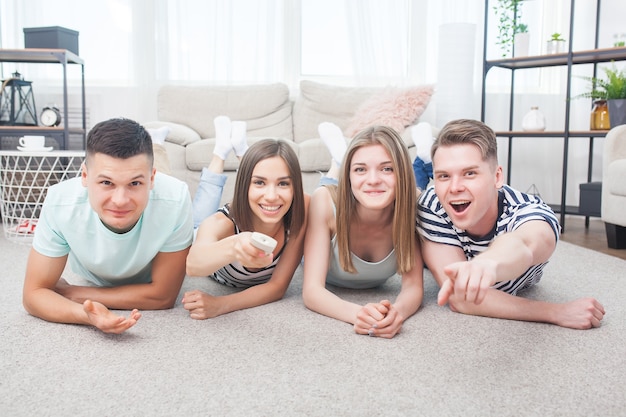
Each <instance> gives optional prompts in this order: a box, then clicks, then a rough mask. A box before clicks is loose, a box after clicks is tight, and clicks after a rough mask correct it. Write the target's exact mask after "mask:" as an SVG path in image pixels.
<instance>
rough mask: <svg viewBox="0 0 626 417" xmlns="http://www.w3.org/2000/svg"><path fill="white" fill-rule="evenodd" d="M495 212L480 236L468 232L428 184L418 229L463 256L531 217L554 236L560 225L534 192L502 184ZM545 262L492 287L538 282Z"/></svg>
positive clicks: (474, 253)
mask: <svg viewBox="0 0 626 417" xmlns="http://www.w3.org/2000/svg"><path fill="white" fill-rule="evenodd" d="M498 213H499V215H498V220H497V221H496V225H495V227H494V229H493V230H492V231H491V232H490V233H489V234H487V235H486V236H480V237H476V236H471V235H469V234H468V233H467V232H466V231H465V230H462V229H459V228H457V227H456V226H454V224H453V223H452V220H451V219H450V217H449V216H448V214H447V213H446V211H445V210H444V208H443V207H442V206H441V203H440V202H439V199H438V198H437V195H436V194H435V189H434V187H430V188H428V189H427V190H426V191H425V192H424V193H422V195H421V196H420V199H419V206H418V215H417V217H418V231H419V233H420V235H421V236H423V237H424V238H426V239H428V240H430V241H432V242H436V243H443V244H446V245H451V246H457V247H459V248H462V249H463V252H464V253H465V257H466V258H467V260H470V259H472V258H473V257H475V256H477V255H478V254H480V253H481V252H483V251H485V250H486V249H487V248H488V246H489V244H490V243H491V242H493V240H494V239H495V238H496V237H498V236H499V235H501V234H503V233H507V232H511V231H513V230H515V229H517V228H518V227H520V226H521V225H522V224H524V223H526V222H527V221H531V220H541V221H545V222H547V223H548V224H549V225H550V227H551V228H552V230H553V232H554V235H555V236H556V240H557V241H558V240H559V233H560V230H561V226H560V225H559V222H558V220H557V218H556V216H555V215H554V212H553V211H552V209H551V208H550V207H549V206H548V205H547V204H545V203H544V202H543V201H542V200H541V198H539V197H538V196H534V195H530V194H526V193H522V192H519V191H517V190H514V189H513V188H511V187H509V186H508V185H504V186H503V187H502V188H501V189H500V190H499V192H498ZM546 264H547V262H544V263H541V264H538V265H533V266H531V267H530V268H528V270H526V272H524V273H523V274H522V275H521V276H520V277H519V278H516V279H514V280H511V281H502V282H498V283H497V284H496V285H494V288H496V289H499V290H502V291H505V292H507V293H509V294H513V295H515V294H517V292H518V291H520V290H522V289H525V288H528V287H530V286H532V285H534V284H536V283H537V282H539V280H540V279H541V276H542V275H543V268H544V266H545V265H546Z"/></svg>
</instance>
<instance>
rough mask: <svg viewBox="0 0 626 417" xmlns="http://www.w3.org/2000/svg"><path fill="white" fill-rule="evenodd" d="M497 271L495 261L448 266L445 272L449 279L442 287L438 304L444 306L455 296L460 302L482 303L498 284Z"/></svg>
mask: <svg viewBox="0 0 626 417" xmlns="http://www.w3.org/2000/svg"><path fill="white" fill-rule="evenodd" d="M496 270H497V264H496V262H495V261H492V260H487V259H479V258H474V259H472V260H471V261H463V262H454V263H452V264H450V265H448V266H446V267H445V268H444V269H443V271H444V273H445V274H446V277H447V279H446V280H445V281H444V283H443V284H442V285H441V289H440V290H439V294H438V297H437V304H439V305H440V306H443V305H445V304H446V303H447V302H448V300H449V299H450V298H451V297H453V296H454V299H455V300H456V301H459V302H468V303H474V304H480V303H482V302H483V300H484V299H485V296H486V295H487V292H488V291H489V289H490V288H491V287H492V286H493V285H494V284H495V283H496V282H497V281H496Z"/></svg>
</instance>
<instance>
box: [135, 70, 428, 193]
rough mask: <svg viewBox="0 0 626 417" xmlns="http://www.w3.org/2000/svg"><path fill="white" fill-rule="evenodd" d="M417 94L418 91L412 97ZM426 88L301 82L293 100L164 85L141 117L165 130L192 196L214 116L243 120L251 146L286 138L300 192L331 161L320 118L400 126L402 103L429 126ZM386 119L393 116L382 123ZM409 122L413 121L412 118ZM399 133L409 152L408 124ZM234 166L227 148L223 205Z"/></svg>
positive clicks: (270, 88)
mask: <svg viewBox="0 0 626 417" xmlns="http://www.w3.org/2000/svg"><path fill="white" fill-rule="evenodd" d="M409 92H410V94H408V93H409ZM405 93H406V94H405ZM417 93H419V94H421V95H420V96H419V97H417V98H416V94H417ZM432 93H433V87H432V86H418V87H407V88H402V89H400V88H358V87H341V86H333V85H327V84H320V83H317V82H312V81H302V82H301V83H300V90H299V91H298V92H297V93H296V94H295V97H294V96H293V95H290V91H289V89H288V88H287V86H286V85H285V84H281V83H276V84H265V85H248V86H175V85H167V86H163V87H161V88H160V90H159V92H158V97H157V117H158V120H157V121H151V122H146V123H144V126H146V127H148V128H159V127H162V126H168V127H169V128H170V133H169V135H168V136H167V138H166V142H165V148H166V150H167V154H168V157H169V161H170V165H171V170H172V175H173V176H175V177H177V178H179V179H181V180H183V181H185V182H187V183H188V184H189V188H190V192H191V193H192V195H193V194H194V193H195V190H196V188H197V184H198V181H199V178H200V171H201V170H202V168H203V167H206V166H207V165H208V164H209V162H210V160H211V157H212V152H213V147H214V143H215V139H214V137H215V130H214V125H213V120H214V118H215V117H217V116H219V115H226V116H228V117H229V118H230V119H231V120H243V121H245V122H246V123H247V136H248V142H249V143H251V142H253V141H255V140H258V139H260V138H267V137H272V138H282V139H286V140H288V141H290V142H291V143H292V144H293V148H294V150H295V151H296V154H297V155H298V158H299V161H300V166H301V169H302V173H303V181H304V189H305V191H306V192H312V191H313V190H314V189H315V187H316V186H317V183H318V181H319V178H320V173H323V172H325V171H326V170H327V169H328V168H329V165H330V153H329V152H328V150H327V148H326V147H325V146H324V144H323V142H322V141H321V139H319V137H318V136H319V135H318V131H317V128H318V125H319V124H320V123H321V122H333V123H335V124H337V125H338V126H339V127H340V128H341V129H342V130H343V131H344V134H345V135H346V136H348V137H349V136H350V135H351V134H350V129H352V130H354V128H355V126H358V125H359V123H361V124H362V123H363V122H364V120H365V119H367V117H370V118H372V117H374V118H378V119H379V120H382V121H383V123H381V124H390V123H392V122H393V123H399V122H400V121H399V120H397V119H398V118H399V117H400V116H404V117H405V119H406V117H408V116H407V107H410V108H411V110H412V111H413V110H415V111H416V112H417V113H422V114H421V116H420V118H419V120H422V121H424V120H425V121H428V122H430V123H431V125H433V124H434V112H431V111H428V107H427V104H428V102H429V101H430V97H431V95H432ZM407 95H410V96H411V97H409V99H410V100H407ZM418 99H419V100H418ZM377 100H380V102H379V103H378V102H377ZM394 100H395V101H394ZM402 100H404V101H403V102H400V101H402ZM411 100H412V101H411ZM416 100H417V101H416ZM399 102H400V103H399ZM398 103H399V104H398ZM372 105H373V107H374V109H375V110H376V111H378V109H379V108H380V112H379V113H378V114H374V115H372V114H371V107H372ZM368 106H369V113H368V112H367V110H368ZM403 106H404V107H403ZM420 106H422V108H421V109H419V107H420ZM424 107H425V109H424ZM424 110H425V111H424ZM389 117H391V118H392V120H391V121H390V122H389V123H385V121H386V120H388V118H389ZM415 122H417V119H416V120H413V123H415ZM402 124H404V123H402ZM404 125H405V126H406V125H409V123H406V124H404ZM397 130H402V132H400V133H401V134H402V137H403V138H404V140H405V143H406V144H407V145H408V146H409V150H410V151H411V155H412V157H413V156H414V154H415V152H414V146H413V143H412V141H411V139H410V131H409V129H404V128H403V129H397ZM237 165H238V161H237V159H236V158H235V157H234V155H233V154H232V153H231V155H230V156H229V158H228V159H227V160H226V163H225V169H226V172H225V173H226V175H227V176H228V177H229V179H228V181H227V183H226V187H225V190H224V195H223V197H222V202H225V201H228V200H230V199H231V197H232V193H233V187H234V183H235V181H234V178H232V177H234V176H235V174H236V169H237Z"/></svg>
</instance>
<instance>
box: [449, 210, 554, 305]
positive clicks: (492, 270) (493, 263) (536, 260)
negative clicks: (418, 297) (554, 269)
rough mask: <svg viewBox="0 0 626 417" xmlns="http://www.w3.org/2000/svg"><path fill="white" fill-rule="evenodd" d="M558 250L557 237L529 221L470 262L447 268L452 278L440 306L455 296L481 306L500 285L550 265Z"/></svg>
mask: <svg viewBox="0 0 626 417" xmlns="http://www.w3.org/2000/svg"><path fill="white" fill-rule="evenodd" d="M555 247H556V236H555V235H554V232H553V230H552V228H551V227H550V225H549V224H548V223H546V222H544V221H535V220H533V221H529V222H526V223H524V224H522V225H521V226H520V227H518V228H517V229H516V230H514V231H512V232H509V233H505V234H502V235H500V236H498V237H497V238H496V239H495V240H494V241H493V243H491V245H490V246H489V248H488V249H487V250H486V251H484V252H483V253H481V254H480V255H478V256H476V257H474V258H473V259H472V260H471V261H470V262H467V261H461V262H456V263H451V264H448V265H446V266H445V268H444V269H443V272H444V274H445V276H446V278H448V280H447V281H444V282H442V283H440V284H442V289H441V291H440V293H439V303H440V304H445V302H446V301H447V299H448V298H449V297H450V295H451V294H452V293H453V292H454V293H456V294H457V295H460V294H463V293H464V297H462V298H463V299H464V300H465V301H469V302H475V303H477V304H480V303H481V302H482V301H483V299H484V297H485V294H486V291H487V290H488V289H489V288H490V287H491V286H493V285H494V284H495V283H497V282H501V281H509V280H512V279H515V278H517V277H519V276H521V275H522V274H523V273H524V272H525V271H526V270H527V269H528V268H530V267H531V266H532V265H538V264H540V263H543V262H547V261H548V259H550V256H552V253H553V252H554V249H555Z"/></svg>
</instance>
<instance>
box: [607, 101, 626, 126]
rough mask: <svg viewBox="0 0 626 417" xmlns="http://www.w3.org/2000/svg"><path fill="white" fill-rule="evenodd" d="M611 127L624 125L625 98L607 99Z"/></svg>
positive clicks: (625, 115) (625, 116) (625, 113)
mask: <svg viewBox="0 0 626 417" xmlns="http://www.w3.org/2000/svg"><path fill="white" fill-rule="evenodd" d="M607 104H608V105H609V120H610V123H611V127H616V126H619V125H626V99H625V98H620V99H612V100H607Z"/></svg>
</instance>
